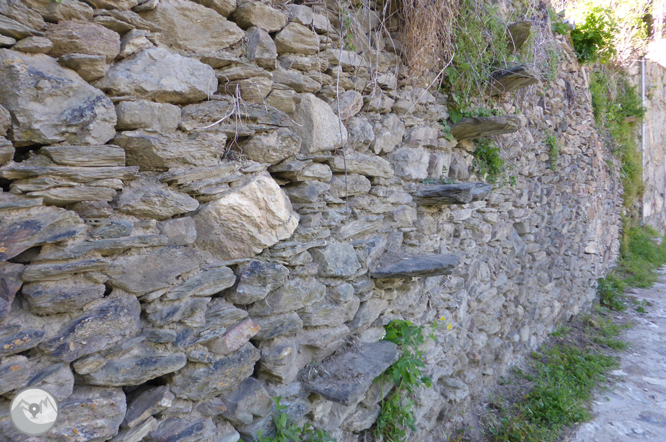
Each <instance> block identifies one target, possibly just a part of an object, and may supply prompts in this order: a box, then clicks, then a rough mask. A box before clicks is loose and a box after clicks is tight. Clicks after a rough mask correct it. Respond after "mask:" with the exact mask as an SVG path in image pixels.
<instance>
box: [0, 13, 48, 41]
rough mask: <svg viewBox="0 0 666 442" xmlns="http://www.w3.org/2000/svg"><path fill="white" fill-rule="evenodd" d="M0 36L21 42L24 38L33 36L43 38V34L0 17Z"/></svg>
mask: <svg viewBox="0 0 666 442" xmlns="http://www.w3.org/2000/svg"><path fill="white" fill-rule="evenodd" d="M0 35H4V36H6V37H11V38H14V39H16V40H21V39H23V38H26V37H30V36H33V35H37V36H43V35H44V33H43V32H39V31H37V30H35V29H31V28H29V27H28V26H26V25H24V24H23V23H19V22H17V21H16V20H12V19H11V18H9V17H5V16H4V15H0Z"/></svg>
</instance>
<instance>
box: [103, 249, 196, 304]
mask: <svg viewBox="0 0 666 442" xmlns="http://www.w3.org/2000/svg"><path fill="white" fill-rule="evenodd" d="M201 260H202V258H201V255H200V254H199V253H198V252H197V251H196V250H194V249H191V248H187V247H168V248H163V249H158V250H155V251H154V252H152V253H150V254H147V255H137V256H130V257H126V258H122V259H118V260H116V261H114V263H113V265H112V266H111V267H109V269H108V270H107V273H108V276H109V282H110V283H111V284H112V285H113V286H114V287H118V288H120V289H122V290H125V291H127V292H129V293H136V294H139V295H142V294H145V293H149V292H153V291H155V290H159V289H163V288H167V287H169V286H171V285H173V284H175V283H176V282H177V279H176V278H177V277H178V276H180V275H182V274H183V273H187V272H191V271H192V270H195V269H197V268H198V267H199V265H200V264H201Z"/></svg>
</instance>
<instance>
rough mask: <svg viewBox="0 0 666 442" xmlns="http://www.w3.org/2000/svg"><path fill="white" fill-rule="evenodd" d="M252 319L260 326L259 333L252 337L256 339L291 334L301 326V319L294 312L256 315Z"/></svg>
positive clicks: (260, 339)
mask: <svg viewBox="0 0 666 442" xmlns="http://www.w3.org/2000/svg"><path fill="white" fill-rule="evenodd" d="M253 321H254V322H255V323H256V324H257V325H259V327H261V329H260V330H259V333H257V334H256V335H254V339H255V340H257V341H262V340H268V339H273V338H277V337H279V336H283V335H287V334H292V333H295V332H297V331H298V330H301V329H302V328H303V321H302V320H301V318H300V316H298V314H297V313H295V312H289V313H284V314H280V315H271V316H258V317H255V318H254V319H253Z"/></svg>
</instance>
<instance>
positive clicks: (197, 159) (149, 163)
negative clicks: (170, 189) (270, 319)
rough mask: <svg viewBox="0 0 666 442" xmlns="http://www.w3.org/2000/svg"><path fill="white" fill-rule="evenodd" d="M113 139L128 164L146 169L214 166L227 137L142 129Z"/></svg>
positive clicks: (121, 134)
mask: <svg viewBox="0 0 666 442" xmlns="http://www.w3.org/2000/svg"><path fill="white" fill-rule="evenodd" d="M113 142H114V143H115V144H117V145H119V146H121V147H122V148H123V149H125V153H126V155H127V164H128V165H130V166H139V167H140V168H141V170H142V171H145V170H164V169H169V168H172V167H181V168H182V167H183V166H199V167H207V166H216V165H218V163H219V158H220V156H221V155H222V153H223V152H224V148H225V142H226V136H225V135H224V134H219V133H214V134H213V133H199V134H192V135H190V136H188V135H186V134H183V133H182V132H176V133H173V134H163V133H156V132H152V131H146V130H143V129H140V130H135V131H126V132H120V133H119V134H118V136H116V138H114V140H113Z"/></svg>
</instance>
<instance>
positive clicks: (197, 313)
mask: <svg viewBox="0 0 666 442" xmlns="http://www.w3.org/2000/svg"><path fill="white" fill-rule="evenodd" d="M209 301H210V298H187V299H186V300H184V301H182V300H181V301H178V302H170V303H163V302H158V301H154V302H152V303H150V304H149V305H147V306H146V307H145V309H144V310H145V312H146V319H147V320H148V322H150V323H151V324H153V325H154V326H156V327H162V326H164V325H166V324H170V323H172V322H177V321H182V322H183V323H185V324H188V325H191V326H192V327H203V326H204V324H205V316H204V314H205V311H206V306H207V304H208V302H209Z"/></svg>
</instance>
